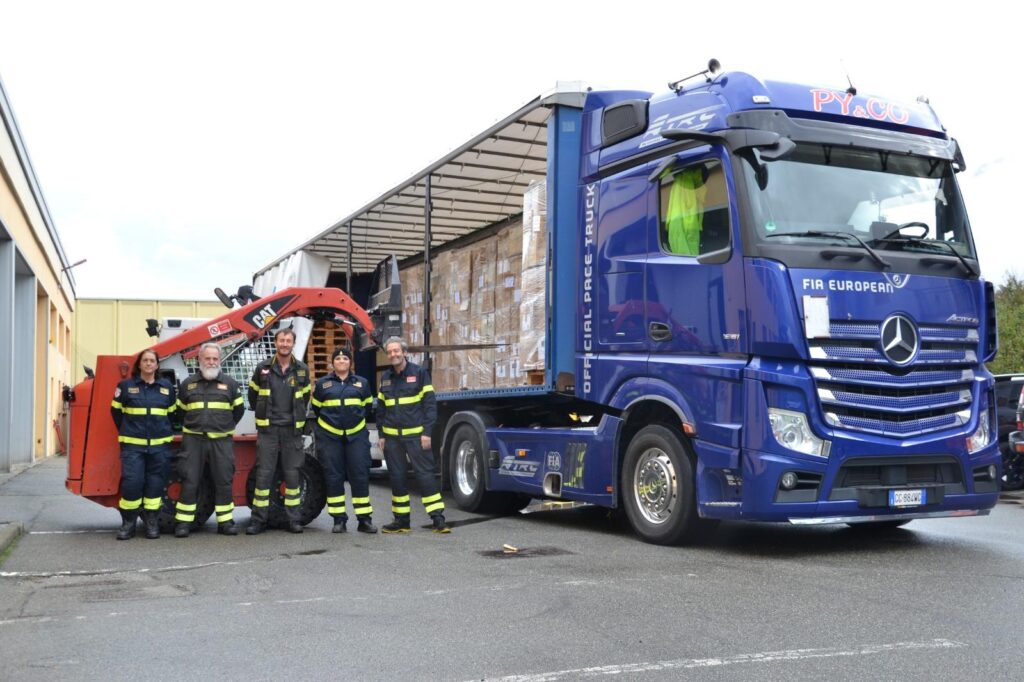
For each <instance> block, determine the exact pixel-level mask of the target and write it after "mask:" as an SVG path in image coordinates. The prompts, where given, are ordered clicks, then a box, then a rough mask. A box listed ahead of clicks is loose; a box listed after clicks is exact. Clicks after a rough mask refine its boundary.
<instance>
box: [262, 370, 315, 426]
mask: <svg viewBox="0 0 1024 682" xmlns="http://www.w3.org/2000/svg"><path fill="white" fill-rule="evenodd" d="M272 372H275V373H278V374H279V375H280V372H281V367H280V365H278V364H277V355H274V357H272V358H268V359H266V360H264V361H263V362H261V363H260V364H258V365H256V370H255V371H254V372H253V373H252V379H250V380H249V405H250V406H251V407H252V408H253V410H254V411H255V412H256V427H257V428H266V427H268V426H270V401H271V391H272V390H273V385H274V384H273V382H271V377H270V375H271V373H272ZM283 376H284V377H285V378H286V379H287V382H286V383H285V384H284V385H286V386H287V387H288V390H289V392H290V393H291V401H292V421H293V422H294V424H295V428H297V429H301V428H302V427H303V426H305V425H306V410H307V407H308V403H309V393H310V385H309V368H308V367H306V365H305V364H304V363H302V362H300V361H299V360H298V359H296V358H295V357H292V362H291V364H290V365H289V366H288V371H287V372H285V373H284V375H283ZM278 385H280V384H278Z"/></svg>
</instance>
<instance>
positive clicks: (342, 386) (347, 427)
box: [312, 372, 373, 436]
mask: <svg viewBox="0 0 1024 682" xmlns="http://www.w3.org/2000/svg"><path fill="white" fill-rule="evenodd" d="M372 404H373V396H372V394H371V393H370V383H369V382H368V381H367V380H366V379H364V378H363V377H361V376H357V375H355V374H349V375H348V376H347V377H345V379H344V380H342V379H339V378H338V375H337V374H335V373H334V372H331V373H330V374H328V375H327V376H324V377H321V378H320V379H319V380H317V382H316V387H315V388H314V389H313V400H312V405H313V412H314V414H316V416H317V425H318V426H319V427H320V428H322V429H323V430H324V431H326V432H327V433H328V434H332V435H335V436H351V435H354V434H357V433H360V432H361V431H363V430H364V429H365V428H366V413H367V408H369V406H370V405H372Z"/></svg>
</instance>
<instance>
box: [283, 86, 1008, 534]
mask: <svg viewBox="0 0 1024 682" xmlns="http://www.w3.org/2000/svg"><path fill="white" fill-rule="evenodd" d="M964 168H965V165H964V160H963V156H962V154H961V152H960V149H959V146H958V144H957V142H956V140H955V139H953V138H951V137H950V136H949V135H948V134H947V133H946V131H945V129H944V128H943V126H942V124H941V123H940V122H939V120H938V118H937V117H936V115H935V113H934V112H933V110H932V109H931V107H930V106H929V104H928V103H927V102H926V101H923V100H919V101H917V102H914V103H910V104H904V103H898V102H895V101H890V100H887V99H881V98H876V97H866V96H863V95H860V94H857V93H856V91H855V90H854V89H853V88H852V87H851V88H850V89H848V90H841V89H840V90H835V89H830V88H821V87H808V86H803V85H797V84H791V83H784V82H776V81H761V80H758V79H757V78H755V77H753V76H751V75H748V74H745V73H717V72H716V71H714V70H713V66H712V68H709V70H708V71H706V72H702V73H700V74H697V75H696V76H695V77H691V78H689V79H684V80H683V81H680V82H676V83H673V84H671V87H670V89H669V90H668V91H667V92H664V93H662V94H652V93H649V92H635V91H610V92H597V91H590V90H588V89H585V88H582V87H577V86H560V87H559V88H556V89H555V90H554V91H552V92H551V93H548V94H546V95H544V96H541V97H539V98H537V99H536V100H534V101H532V102H530V103H528V104H527V105H525V106H524V107H523V108H521V109H520V110H518V111H516V112H514V113H513V114H512V115H511V116H509V117H507V118H506V119H504V120H502V121H500V122H498V123H497V124H495V125H494V126H492V127H491V128H490V129H488V130H486V131H484V132H483V133H481V134H480V135H478V136H476V137H474V138H472V139H471V140H470V141H469V142H467V143H466V144H464V145H462V146H461V147H459V148H457V149H455V150H454V151H452V152H451V153H450V154H449V155H447V156H445V157H444V158H442V159H439V160H438V161H437V162H436V163H434V164H431V165H430V166H429V167H427V168H425V169H423V170H422V171H421V172H420V173H417V174H416V175H414V176H413V177H411V178H409V179H408V180H407V181H405V182H403V183H401V184H399V185H398V186H396V187H394V188H392V189H391V190H389V191H388V192H386V193H384V194H383V195H381V196H380V197H377V198H376V199H374V200H372V201H371V202H370V203H368V204H366V205H365V206H363V207H361V208H360V209H359V210H357V211H356V212H354V213H352V214H351V215H349V216H347V217H346V218H344V219H342V220H340V221H338V222H337V223H336V224H335V225H333V226H332V227H331V228H330V229H328V230H327V231H325V232H323V233H322V234H320V235H318V236H317V237H315V238H313V239H312V240H310V241H308V242H306V243H305V244H303V245H302V246H300V247H298V249H296V251H299V250H304V251H306V252H309V253H313V254H318V255H320V256H322V257H325V258H328V259H330V262H331V268H332V270H333V272H334V274H333V275H332V276H333V277H335V281H336V283H338V284H340V285H341V286H342V287H343V288H346V289H347V290H349V291H350V292H354V293H353V295H354V296H355V297H356V298H357V300H359V298H360V296H362V297H363V299H364V300H367V302H368V304H369V303H371V302H372V301H371V299H372V298H373V295H372V293H371V292H370V290H372V289H375V288H379V287H375V286H374V285H373V284H372V283H368V276H367V274H366V273H368V272H370V270H372V264H373V263H374V262H375V261H376V260H377V259H379V258H380V257H381V256H383V255H384V254H386V253H389V252H396V251H397V252H398V254H399V255H400V256H401V257H402V258H403V259H404V262H405V263H406V264H409V263H419V264H422V265H423V268H424V273H423V277H424V286H423V289H424V292H423V294H422V295H423V297H424V300H423V301H422V304H421V305H422V310H423V316H422V320H421V323H422V327H423V339H422V341H423V344H422V347H421V348H419V350H422V351H424V353H425V354H424V356H423V358H424V361H425V362H428V363H429V362H430V361H431V353H432V352H434V353H436V352H440V351H439V349H442V348H443V350H444V351H446V352H453V353H456V354H458V353H460V352H468V351H467V350H466V349H470V348H473V347H474V346H472V345H466V346H447V347H442V346H439V345H437V344H436V343H432V338H431V334H432V332H435V333H436V325H437V324H438V319H437V315H435V314H434V313H433V312H432V306H431V272H430V269H431V264H432V263H433V262H435V259H436V257H437V255H438V254H439V253H441V252H443V250H444V249H447V248H452V249H457V248H460V247H463V246H464V245H466V244H472V243H473V241H474V240H476V239H479V238H480V235H481V234H483V233H486V231H487V230H493V229H495V226H500V225H502V224H504V223H506V222H507V221H509V220H512V219H514V217H515V216H514V214H515V213H516V212H517V211H521V210H522V209H521V206H522V204H521V203H519V204H518V206H519V208H517V203H516V202H517V201H518V200H519V199H520V198H521V197H522V195H523V194H524V192H525V191H526V190H525V188H526V187H527V186H528V184H529V182H530V181H531V180H532V181H533V182H534V183H536V182H537V181H538V178H541V179H542V181H543V182H544V183H545V185H546V194H547V216H546V221H547V229H546V232H545V239H546V245H545V251H546V252H545V253H544V260H543V265H544V273H545V280H546V282H545V289H544V296H545V304H544V311H545V314H544V315H543V316H542V318H541V319H540V320H538V321H535V322H534V324H537V325H538V327H537V331H539V333H542V335H543V341H544V343H543V355H544V366H543V372H542V374H538V373H534V374H533V376H534V377H536V378H535V380H533V381H531V382H530V384H529V385H519V386H504V387H497V386H495V387H484V388H480V387H477V388H472V387H471V388H468V389H467V390H449V391H441V392H439V393H438V404H439V420H438V424H437V426H436V428H435V431H434V434H433V440H434V449H435V452H436V454H437V455H438V458H439V461H440V464H441V469H442V471H443V476H444V477H445V480H446V481H447V482H448V483H449V484H450V487H451V491H452V494H453V496H454V498H455V499H456V501H457V502H458V504H459V505H460V506H461V507H463V508H464V509H467V510H471V511H489V512H500V511H509V510H514V509H519V508H522V507H523V506H524V505H525V504H526V502H527V501H528V500H530V499H531V498H549V499H559V500H573V501H582V502H588V503H593V504H596V505H601V506H604V507H609V508H622V509H623V510H624V512H625V515H626V517H627V518H628V519H629V522H630V524H631V525H632V527H633V528H634V530H635V532H636V533H637V534H638V535H639V536H640V537H641V538H643V539H644V540H646V541H648V542H653V543H660V544H678V543H683V542H686V541H689V540H691V539H692V538H694V537H695V536H696V535H697V534H699V533H700V532H702V531H703V530H705V529H706V528H707V527H709V526H713V525H714V523H715V522H717V521H718V520H721V519H747V520H755V521H779V522H789V523H794V524H827V523H848V524H873V525H874V526H876V527H882V526H886V527H892V526H898V525H902V524H904V523H907V522H908V521H909V520H911V519H915V518H924V517H941V516H968V515H983V514H987V513H988V512H989V510H990V509H991V508H992V507H993V505H994V504H995V503H996V499H997V495H998V491H999V480H1000V478H1001V470H1000V467H1001V463H1000V457H999V451H998V447H997V443H996V440H995V437H994V433H995V427H994V420H995V413H994V403H993V402H992V398H991V396H992V388H993V380H992V377H991V375H990V374H989V372H988V371H987V370H986V368H985V365H984V362H985V361H988V360H991V359H992V358H993V357H994V355H995V353H996V350H997V335H996V321H995V312H994V296H993V288H992V285H991V284H989V283H987V282H985V281H984V280H983V279H982V278H981V276H980V270H979V265H978V258H977V253H976V251H975V247H974V241H973V238H972V235H971V228H970V224H969V221H968V217H967V212H966V210H965V208H964V204H963V201H962V198H961V194H960V191H959V189H958V186H957V181H956V174H957V173H958V172H960V171H963V170H964ZM509 197H511V198H512V201H509V200H508V198H509ZM271 267H273V264H272V265H271V266H268V268H271ZM265 270H267V269H265ZM467 276H468V274H467ZM341 278H343V279H341ZM436 280H437V275H436V273H435V274H434V282H435V287H434V288H435V290H436ZM360 290H362V291H360ZM418 305H420V304H418ZM524 332H525V330H524ZM480 347H486V344H483V345H480Z"/></svg>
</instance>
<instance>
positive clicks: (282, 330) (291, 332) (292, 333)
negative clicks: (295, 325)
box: [274, 327, 295, 341]
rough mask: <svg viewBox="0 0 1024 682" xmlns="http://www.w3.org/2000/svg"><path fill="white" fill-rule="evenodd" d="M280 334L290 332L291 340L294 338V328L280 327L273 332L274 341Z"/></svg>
mask: <svg viewBox="0 0 1024 682" xmlns="http://www.w3.org/2000/svg"><path fill="white" fill-rule="evenodd" d="M281 334H291V335H292V341H294V340H295V330H294V329H292V328H291V327H281V328H280V329H278V330H277V331H276V332H274V341H277V337H279V336H281Z"/></svg>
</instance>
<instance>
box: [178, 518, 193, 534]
mask: <svg viewBox="0 0 1024 682" xmlns="http://www.w3.org/2000/svg"><path fill="white" fill-rule="evenodd" d="M191 534H192V524H191V523H185V522H184V521H178V523H176V524H174V537H176V538H187V537H188V536H189V535H191Z"/></svg>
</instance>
